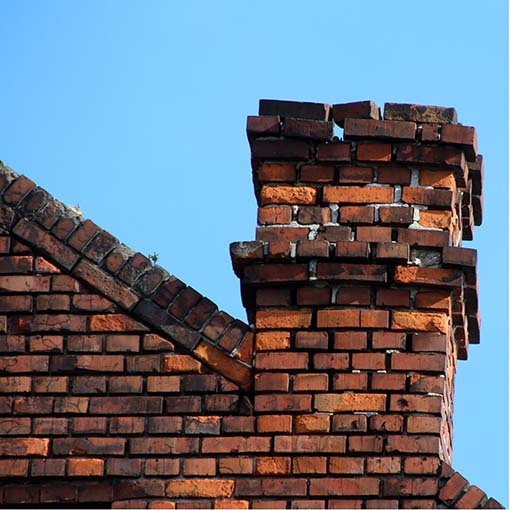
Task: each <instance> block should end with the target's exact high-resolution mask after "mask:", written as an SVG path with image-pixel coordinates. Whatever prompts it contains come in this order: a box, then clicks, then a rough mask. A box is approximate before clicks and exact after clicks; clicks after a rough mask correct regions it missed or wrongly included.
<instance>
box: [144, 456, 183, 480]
mask: <svg viewBox="0 0 510 510" xmlns="http://www.w3.org/2000/svg"><path fill="white" fill-rule="evenodd" d="M178 474H179V459H166V458H159V459H147V460H146V461H145V475H146V476H172V475H173V476H175V475H178Z"/></svg>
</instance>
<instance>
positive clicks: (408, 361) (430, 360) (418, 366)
mask: <svg viewBox="0 0 510 510" xmlns="http://www.w3.org/2000/svg"><path fill="white" fill-rule="evenodd" d="M445 363H446V357H445V355H444V354H429V353H423V354H411V353H400V352H396V353H393V354H392V355H391V368H392V370H406V371H409V372H410V371H418V372H440V373H442V372H444V371H445V366H446V365H445Z"/></svg>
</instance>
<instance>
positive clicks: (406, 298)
mask: <svg viewBox="0 0 510 510" xmlns="http://www.w3.org/2000/svg"><path fill="white" fill-rule="evenodd" d="M410 302H411V301H410V293H409V291H408V290H405V289H377V295H376V305H377V306H391V307H405V308H409V306H410Z"/></svg>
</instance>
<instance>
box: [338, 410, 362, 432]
mask: <svg viewBox="0 0 510 510" xmlns="http://www.w3.org/2000/svg"><path fill="white" fill-rule="evenodd" d="M332 430H333V432H364V431H366V430H367V417H366V416H365V415H362V414H337V415H334V416H333V422H332Z"/></svg>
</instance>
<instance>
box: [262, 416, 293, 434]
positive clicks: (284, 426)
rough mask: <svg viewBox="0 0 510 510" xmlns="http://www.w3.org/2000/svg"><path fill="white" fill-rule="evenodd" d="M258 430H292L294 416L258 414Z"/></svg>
mask: <svg viewBox="0 0 510 510" xmlns="http://www.w3.org/2000/svg"><path fill="white" fill-rule="evenodd" d="M257 431H258V432H259V433H267V432H289V433H290V432H291V431H292V416H291V415H287V414H267V415H263V416H257Z"/></svg>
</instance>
